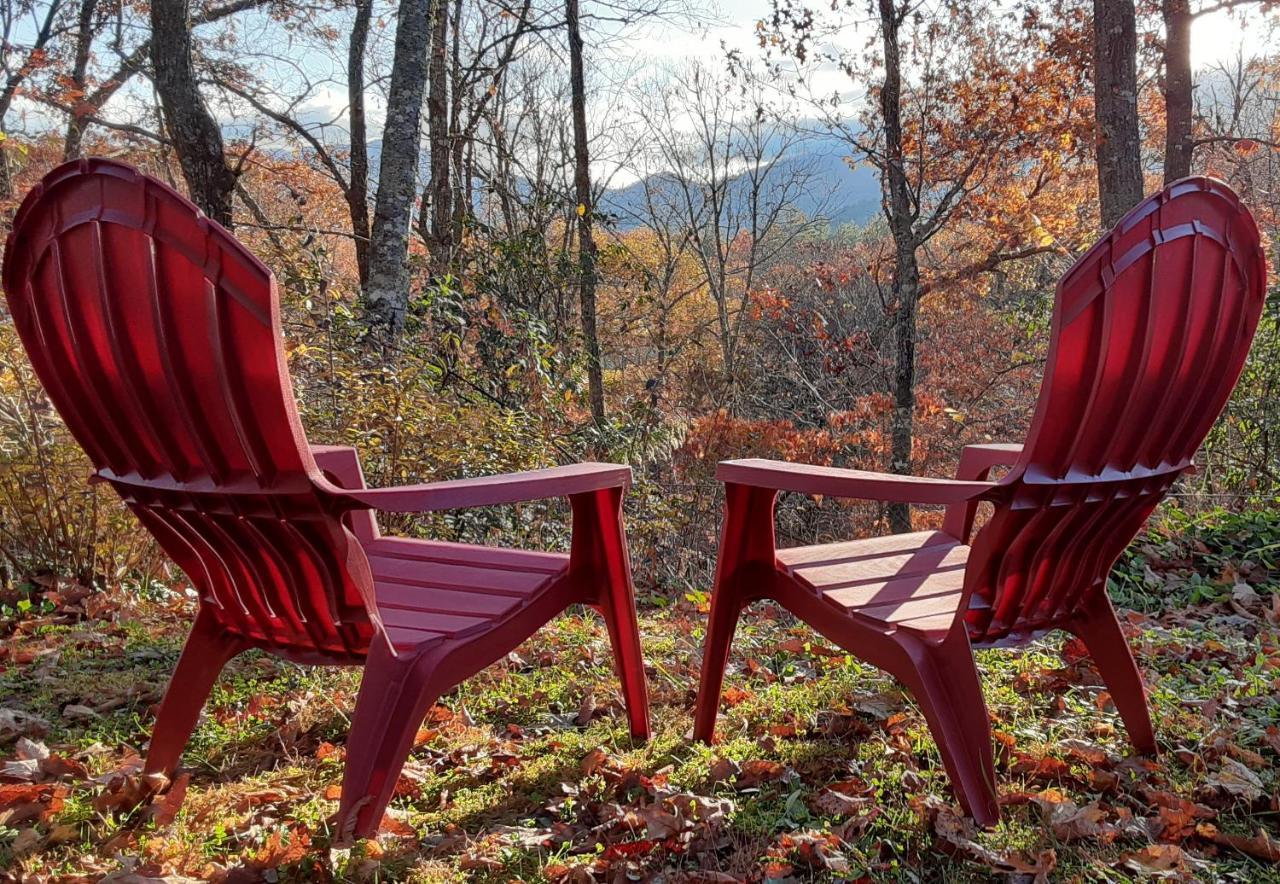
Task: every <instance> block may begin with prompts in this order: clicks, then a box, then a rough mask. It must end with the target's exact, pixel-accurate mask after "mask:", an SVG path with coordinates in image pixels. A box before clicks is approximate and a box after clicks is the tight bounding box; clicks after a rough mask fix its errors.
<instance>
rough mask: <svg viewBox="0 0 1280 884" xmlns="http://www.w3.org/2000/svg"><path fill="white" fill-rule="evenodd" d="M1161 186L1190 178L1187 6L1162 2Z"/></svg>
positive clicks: (1182, 0) (1174, 0)
mask: <svg viewBox="0 0 1280 884" xmlns="http://www.w3.org/2000/svg"><path fill="white" fill-rule="evenodd" d="M1161 11H1162V13H1163V15H1164V110H1165V134H1164V183H1165V184H1169V183H1171V182H1173V181H1177V180H1178V179H1179V178H1186V177H1187V176H1188V175H1190V174H1191V152H1192V148H1193V144H1192V141H1191V124H1192V120H1191V113H1192V80H1191V3H1190V0H1163V6H1162V9H1161Z"/></svg>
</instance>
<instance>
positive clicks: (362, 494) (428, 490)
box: [326, 463, 631, 513]
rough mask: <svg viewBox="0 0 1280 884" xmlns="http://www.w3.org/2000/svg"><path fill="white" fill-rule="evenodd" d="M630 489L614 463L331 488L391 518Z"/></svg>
mask: <svg viewBox="0 0 1280 884" xmlns="http://www.w3.org/2000/svg"><path fill="white" fill-rule="evenodd" d="M630 485H631V467H628V466H623V465H621V464H609V463H582V464H572V465H570V466H563V467H552V468H551V469H547V470H530V471H528V472H523V473H506V474H504V475H499V476H481V477H479V478H475V479H453V480H450V481H446V482H428V483H425V484H422V485H401V486H399V487H395V488H362V489H346V488H339V487H337V486H331V487H329V488H327V489H326V490H327V491H329V493H331V494H333V495H334V496H335V497H338V498H340V499H342V500H344V501H346V502H348V503H350V504H352V505H354V506H357V507H368V508H371V509H375V510H379V511H381V512H389V513H425V512H433V511H435V510H453V509H466V508H470V507H478V506H496V505H498V504H504V503H519V502H521V501H526V500H547V499H549V498H552V497H573V496H574V495H578V494H587V493H590V492H592V491H603V490H605V489H607V488H627V487H629V486H630Z"/></svg>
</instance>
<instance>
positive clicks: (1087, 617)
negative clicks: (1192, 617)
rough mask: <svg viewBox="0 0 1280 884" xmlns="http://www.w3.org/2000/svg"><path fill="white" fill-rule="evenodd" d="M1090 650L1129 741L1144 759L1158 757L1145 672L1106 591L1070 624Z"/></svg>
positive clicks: (1070, 629) (1099, 593) (1100, 591)
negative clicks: (1145, 756) (1143, 676)
mask: <svg viewBox="0 0 1280 884" xmlns="http://www.w3.org/2000/svg"><path fill="white" fill-rule="evenodd" d="M1067 629H1068V630H1069V631H1070V632H1072V633H1073V634H1075V635H1076V636H1078V637H1079V638H1080V640H1081V641H1083V642H1084V645H1085V647H1086V648H1087V649H1088V650H1089V656H1090V657H1092V658H1093V664H1094V666H1096V667H1097V669H1098V674H1099V675H1101V676H1102V681H1103V683H1105V684H1106V686H1107V690H1108V691H1110V692H1111V700H1112V702H1114V703H1115V704H1116V710H1117V711H1118V712H1119V713H1120V718H1121V720H1122V721H1124V726H1125V728H1126V729H1127V730H1128V731H1129V741H1130V742H1131V743H1133V747H1134V748H1135V749H1137V750H1138V752H1140V753H1141V754H1143V755H1156V754H1158V753H1159V751H1160V750H1159V747H1158V746H1157V745H1156V735H1155V731H1154V729H1153V728H1152V726H1151V710H1150V707H1149V706H1148V705H1147V689H1146V686H1145V685H1144V684H1143V681H1142V671H1141V670H1140V669H1138V664H1137V661H1135V660H1134V659H1133V651H1132V650H1130V648H1129V642H1128V641H1127V640H1126V639H1125V637H1124V630H1123V629H1122V628H1121V626H1120V620H1119V619H1118V618H1117V617H1116V611H1115V608H1114V607H1112V605H1111V599H1110V598H1108V597H1107V594H1106V592H1105V590H1098V591H1095V592H1094V593H1093V594H1092V595H1091V596H1090V597H1089V599H1088V601H1086V602H1085V604H1084V605H1083V606H1082V607H1081V609H1080V610H1079V611H1078V612H1077V613H1076V615H1075V617H1074V618H1073V619H1072V620H1071V622H1070V623H1068V624H1067Z"/></svg>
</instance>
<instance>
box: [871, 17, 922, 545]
mask: <svg viewBox="0 0 1280 884" xmlns="http://www.w3.org/2000/svg"><path fill="white" fill-rule="evenodd" d="M879 2H880V32H881V37H882V38H883V40H884V71H885V73H884V85H883V86H882V87H881V89H880V115H881V117H882V118H883V120H884V136H885V160H886V163H885V170H884V171H885V176H886V177H887V179H888V191H889V192H888V198H887V199H886V201H885V209H886V211H885V214H886V215H887V216H888V221H889V231H890V233H891V234H892V235H893V246H894V264H893V295H894V300H895V302H896V303H897V308H896V310H895V313H894V324H893V327H894V332H895V335H896V337H897V347H896V350H895V355H894V373H893V422H892V431H891V435H892V448H891V453H890V458H891V463H890V468H891V469H892V470H893V472H895V473H898V474H900V475H906V474H909V473H910V472H911V446H912V437H913V431H914V422H915V410H916V393H915V384H916V312H917V309H918V307H919V304H920V264H919V261H918V260H917V258H916V247H917V245H918V243H917V242H916V232H915V223H914V217H913V211H912V203H911V188H910V186H909V184H908V182H907V173H906V169H905V168H904V166H903V159H902V56H901V52H900V46H899V37H898V34H899V30H900V28H901V26H902V19H903V16H904V15H905V9H904V10H899V9H898V8H897V7H896V5H895V4H894V0H879ZM888 515H889V527H890V530H892V531H895V532H904V531H910V530H911V508H910V506H909V505H907V504H905V503H894V504H890V505H889V508H888Z"/></svg>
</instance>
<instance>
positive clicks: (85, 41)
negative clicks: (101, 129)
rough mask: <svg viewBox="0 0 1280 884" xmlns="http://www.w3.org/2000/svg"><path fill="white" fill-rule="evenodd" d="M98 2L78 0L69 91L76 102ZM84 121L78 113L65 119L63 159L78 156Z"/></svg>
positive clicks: (80, 93) (81, 91)
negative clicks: (78, 8) (78, 6)
mask: <svg viewBox="0 0 1280 884" xmlns="http://www.w3.org/2000/svg"><path fill="white" fill-rule="evenodd" d="M97 7H98V0H80V12H79V15H77V16H76V51H75V59H74V60H73V61H72V64H71V90H72V94H73V96H75V97H76V100H77V102H78V101H79V100H80V97H81V96H83V95H84V93H85V86H86V83H87V78H88V74H89V56H90V53H91V52H92V51H93V38H94V36H95V35H96V31H95V28H94V16H95V14H96V12H97ZM85 125H86V120H85V119H84V117H83V116H82V115H81V114H79V113H72V114H70V116H69V117H68V119H67V133H66V137H65V138H64V139H63V142H62V157H63V159H67V160H70V159H73V158H75V157H78V156H80V145H81V142H83V140H84V130H85Z"/></svg>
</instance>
